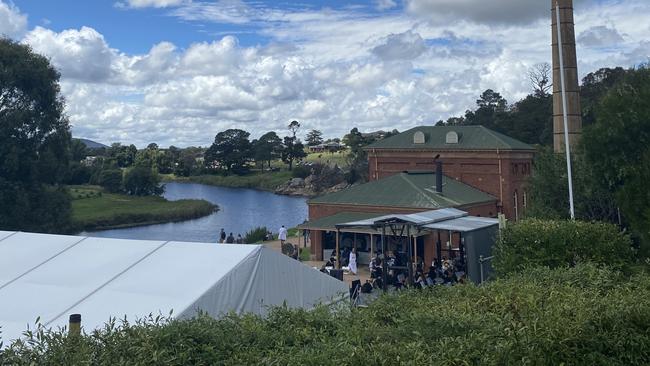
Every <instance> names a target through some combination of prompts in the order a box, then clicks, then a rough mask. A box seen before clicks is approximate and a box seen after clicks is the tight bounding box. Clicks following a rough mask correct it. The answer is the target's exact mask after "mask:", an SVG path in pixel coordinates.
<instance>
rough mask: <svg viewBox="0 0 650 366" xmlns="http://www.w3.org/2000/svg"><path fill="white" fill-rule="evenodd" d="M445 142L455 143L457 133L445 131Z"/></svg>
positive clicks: (456, 141)
mask: <svg viewBox="0 0 650 366" xmlns="http://www.w3.org/2000/svg"><path fill="white" fill-rule="evenodd" d="M445 142H446V143H448V144H457V143H458V134H457V133H456V132H454V131H450V132H447V136H446V138H445Z"/></svg>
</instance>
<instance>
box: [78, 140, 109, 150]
mask: <svg viewBox="0 0 650 366" xmlns="http://www.w3.org/2000/svg"><path fill="white" fill-rule="evenodd" d="M75 140H79V141H81V142H83V143H84V145H86V147H87V148H89V149H101V148H105V149H108V148H109V147H108V146H106V145H104V144H100V143H99V142H95V141H93V140H88V139H77V138H76V139H75Z"/></svg>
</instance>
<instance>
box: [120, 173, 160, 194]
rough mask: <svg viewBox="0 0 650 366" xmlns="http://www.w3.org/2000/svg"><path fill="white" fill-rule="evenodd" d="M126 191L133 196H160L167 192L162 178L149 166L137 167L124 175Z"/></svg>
mask: <svg viewBox="0 0 650 366" xmlns="http://www.w3.org/2000/svg"><path fill="white" fill-rule="evenodd" d="M124 191H126V193H127V194H130V195H133V196H160V195H161V194H163V193H164V192H165V188H164V186H161V185H160V176H159V175H158V173H157V172H155V171H154V170H153V169H151V168H150V167H147V166H136V167H133V168H131V169H129V170H127V171H126V174H125V175H124Z"/></svg>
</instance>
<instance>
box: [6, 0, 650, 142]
mask: <svg viewBox="0 0 650 366" xmlns="http://www.w3.org/2000/svg"><path fill="white" fill-rule="evenodd" d="M574 5H575V8H576V9H575V17H576V38H577V52H578V65H579V66H578V67H579V72H580V74H581V76H584V75H585V74H586V73H588V72H591V71H595V70H597V69H599V68H601V67H614V66H623V67H633V66H636V65H639V64H642V63H646V62H648V61H649V60H650V21H648V19H650V1H648V0H574ZM550 6H551V5H550V1H547V0H490V1H485V0H367V1H339V0H333V1H324V0H323V1H309V0H298V1H284V0H277V1H266V0H254V1H253V0H251V1H245V0H93V1H88V0H77V1H73V0H56V1H43V0H13V1H11V0H0V34H2V35H5V36H6V37H9V38H12V39H14V40H16V41H19V42H22V43H25V44H28V45H30V46H31V47H32V49H33V50H34V51H36V52H38V53H40V54H43V55H46V56H47V57H48V58H49V59H50V60H51V62H52V64H54V65H55V66H56V67H57V68H58V69H59V70H60V72H61V91H62V94H63V96H64V97H65V99H66V114H67V115H68V117H69V119H70V123H71V125H72V132H73V136H75V137H83V138H89V139H92V140H95V141H98V142H102V143H105V144H109V143H112V142H121V143H124V144H132V143H133V144H135V145H136V146H138V147H144V146H146V145H147V144H149V143H150V142H156V143H158V144H159V145H160V146H163V147H166V146H170V145H174V146H177V147H186V146H199V145H201V146H207V145H209V144H210V143H211V142H212V141H213V140H214V136H215V135H216V134H217V133H218V132H220V131H223V130H225V129H228V128H240V129H244V130H246V131H249V132H250V133H251V138H256V137H259V136H260V135H262V134H264V133H265V132H267V131H276V132H278V133H279V135H280V136H283V135H286V134H288V130H287V125H288V124H289V122H290V121H292V120H298V121H299V122H300V123H301V124H302V131H301V133H300V134H301V135H303V136H304V134H306V133H307V132H308V131H309V130H311V129H318V130H321V131H323V133H324V136H325V137H340V136H342V135H344V134H345V133H347V132H349V130H350V129H352V128H353V127H358V128H359V129H360V130H361V131H374V130H379V129H384V130H392V129H395V128H396V129H398V130H405V129H408V128H411V127H414V126H418V125H424V124H434V123H435V122H436V121H438V120H441V119H447V118H448V117H451V116H457V115H462V114H463V113H464V112H465V110H467V109H469V108H474V107H475V101H476V99H477V98H478V96H479V95H480V94H481V93H482V91H484V90H486V89H493V90H496V91H497V92H499V93H501V94H502V95H503V96H504V97H505V98H506V99H507V100H508V101H509V102H511V103H514V102H516V101H517V100H519V99H521V98H522V97H524V96H525V95H527V94H529V93H530V92H531V90H532V87H531V85H530V83H529V81H528V78H527V71H528V70H529V69H530V68H531V67H533V66H534V65H535V64H537V63H542V62H549V63H550V61H551V47H550V43H551V28H550V10H549V8H550Z"/></svg>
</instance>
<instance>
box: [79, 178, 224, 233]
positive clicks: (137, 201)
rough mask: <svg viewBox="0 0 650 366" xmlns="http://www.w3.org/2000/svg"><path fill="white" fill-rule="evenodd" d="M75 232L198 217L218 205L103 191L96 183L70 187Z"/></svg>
mask: <svg viewBox="0 0 650 366" xmlns="http://www.w3.org/2000/svg"><path fill="white" fill-rule="evenodd" d="M70 193H71V195H72V198H73V200H72V225H73V228H74V231H88V230H108V229H116V228H127V227H136V226H145V225H153V224H162V223H168V222H178V221H185V220H192V219H198V218H200V217H204V216H207V215H210V214H212V213H213V212H214V211H215V210H217V209H218V207H217V206H216V205H214V204H212V203H210V202H208V201H204V200H194V199H184V200H178V201H168V200H166V199H164V198H162V197H151V196H149V197H137V196H128V195H123V194H113V193H106V192H104V191H103V190H102V189H101V188H100V187H96V186H73V187H70Z"/></svg>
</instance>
